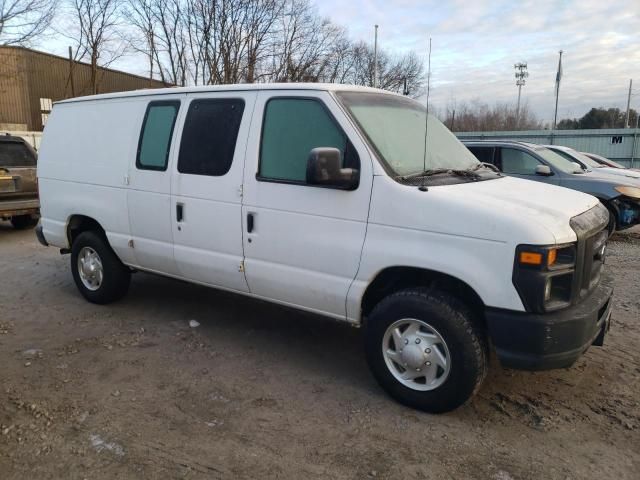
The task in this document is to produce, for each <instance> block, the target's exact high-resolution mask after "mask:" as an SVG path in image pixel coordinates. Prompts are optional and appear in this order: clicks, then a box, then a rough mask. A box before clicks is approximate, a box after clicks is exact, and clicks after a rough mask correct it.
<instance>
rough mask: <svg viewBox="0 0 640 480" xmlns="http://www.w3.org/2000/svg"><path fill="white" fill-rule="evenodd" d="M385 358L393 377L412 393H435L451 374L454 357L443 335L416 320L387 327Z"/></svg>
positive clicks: (383, 341) (412, 319)
mask: <svg viewBox="0 0 640 480" xmlns="http://www.w3.org/2000/svg"><path fill="white" fill-rule="evenodd" d="M382 355H383V357H384V361H385V364H386V365H387V368H388V369H389V372H390V373H391V374H392V375H393V376H394V378H395V379H396V380H398V381H399V382H400V383H401V384H402V385H404V386H405V387H408V388H410V389H412V390H417V391H422V392H424V391H429V390H434V389H436V388H438V387H439V386H441V385H442V384H443V383H444V382H445V381H446V380H447V378H448V376H449V373H450V371H451V355H450V353H449V347H448V346H447V343H446V342H445V341H444V338H443V337H442V335H440V333H439V332H438V331H437V330H436V329H435V328H433V327H432V326H431V325H429V324H428V323H427V322H424V321H422V320H418V319H415V318H403V319H401V320H397V321H396V322H394V323H392V324H391V325H390V326H389V327H388V328H387V330H386V332H385V334H384V336H383V338H382Z"/></svg>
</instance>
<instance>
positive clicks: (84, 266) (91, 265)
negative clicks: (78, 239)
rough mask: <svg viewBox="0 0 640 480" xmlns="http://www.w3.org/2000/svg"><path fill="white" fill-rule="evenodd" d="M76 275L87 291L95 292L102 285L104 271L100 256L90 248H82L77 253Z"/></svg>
mask: <svg viewBox="0 0 640 480" xmlns="http://www.w3.org/2000/svg"><path fill="white" fill-rule="evenodd" d="M78 273H79V274H80V280H81V281H82V284H83V285H84V286H85V288H86V289H87V290H91V291H92V292H95V291H96V290H98V289H99V288H100V286H101V285H102V280H103V278H104V269H103V267H102V260H101V259H100V255H98V252H96V251H95V250H94V249H93V248H91V247H82V249H81V250H80V252H79V253H78Z"/></svg>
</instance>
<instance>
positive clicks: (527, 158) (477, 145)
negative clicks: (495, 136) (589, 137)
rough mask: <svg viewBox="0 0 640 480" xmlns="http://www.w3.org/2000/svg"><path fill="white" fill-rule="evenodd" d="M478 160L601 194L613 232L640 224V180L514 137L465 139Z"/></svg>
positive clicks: (514, 173)
mask: <svg viewBox="0 0 640 480" xmlns="http://www.w3.org/2000/svg"><path fill="white" fill-rule="evenodd" d="M463 143H464V144H465V145H466V147H467V148H468V149H469V150H471V153H473V154H474V155H475V156H476V157H477V158H478V160H480V161H481V162H486V163H490V164H492V165H495V166H496V167H498V169H500V171H501V172H502V173H504V174H506V175H511V176H514V177H519V178H524V179H528V180H536V181H539V182H544V183H550V184H553V185H558V186H561V187H566V188H571V189H573V190H578V191H580V192H584V193H589V194H591V195H593V196H594V197H597V198H598V199H599V200H600V201H601V202H602V203H603V204H604V206H606V207H607V209H608V210H609V213H610V220H609V232H610V233H613V232H614V231H615V230H624V229H626V228H630V227H633V226H634V225H637V224H639V223H640V180H638V179H636V178H630V177H627V176H624V175H611V174H608V173H601V172H599V171H597V170H602V169H596V170H588V171H585V170H584V169H583V168H582V166H581V165H580V164H578V163H576V162H572V161H570V160H568V159H567V158H565V157H563V156H562V155H560V154H558V153H555V152H553V151H551V150H549V149H548V148H546V147H545V146H543V145H536V144H533V143H526V142H517V141H510V140H492V141H488V140H481V141H471V140H470V141H465V142H463Z"/></svg>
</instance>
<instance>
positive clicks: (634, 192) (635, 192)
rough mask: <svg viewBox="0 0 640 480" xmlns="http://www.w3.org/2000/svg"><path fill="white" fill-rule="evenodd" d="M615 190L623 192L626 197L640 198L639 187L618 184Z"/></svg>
mask: <svg viewBox="0 0 640 480" xmlns="http://www.w3.org/2000/svg"><path fill="white" fill-rule="evenodd" d="M613 188H614V190H615V191H616V192H618V193H621V194H622V195H624V196H625V197H629V198H635V199H636V200H640V188H638V187H629V186H627V185H618V186H616V187H613Z"/></svg>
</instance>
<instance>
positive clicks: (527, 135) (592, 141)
mask: <svg viewBox="0 0 640 480" xmlns="http://www.w3.org/2000/svg"><path fill="white" fill-rule="evenodd" d="M455 134H456V136H457V137H458V138H459V139H460V140H498V139H501V140H517V141H521V142H529V143H537V144H542V145H564V146H566V147H571V148H574V149H576V150H578V151H580V152H590V153H595V154H597V155H602V156H603V157H607V158H610V159H611V160H615V161H616V162H620V163H622V164H623V165H626V166H628V167H637V166H638V165H640V161H639V159H638V155H640V128H611V129H602V130H554V131H551V130H524V131H513V132H455Z"/></svg>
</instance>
